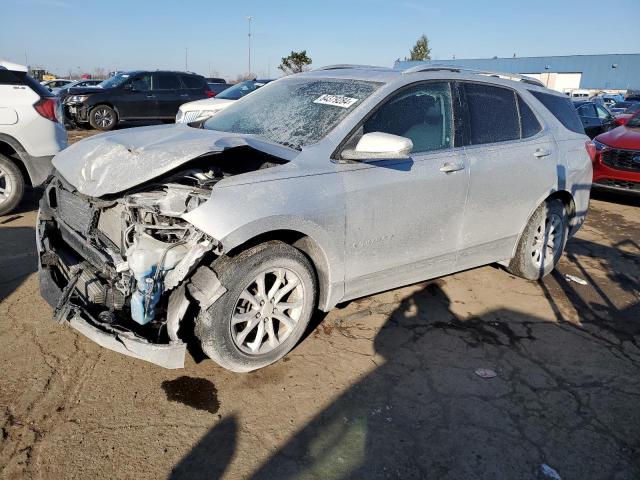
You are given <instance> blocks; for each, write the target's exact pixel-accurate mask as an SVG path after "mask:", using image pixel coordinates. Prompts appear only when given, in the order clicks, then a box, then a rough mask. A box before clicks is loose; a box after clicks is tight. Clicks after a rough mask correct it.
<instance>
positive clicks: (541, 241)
mask: <svg viewBox="0 0 640 480" xmlns="http://www.w3.org/2000/svg"><path fill="white" fill-rule="evenodd" d="M562 230H563V225H562V218H561V217H560V215H558V214H556V213H551V214H549V215H547V216H546V217H545V219H544V220H543V221H542V222H541V223H540V225H538V228H537V229H536V231H535V233H534V236H533V242H532V245H531V258H532V259H533V264H534V265H535V266H536V267H537V268H543V266H544V267H547V266H548V265H550V264H552V263H553V262H554V259H555V257H556V254H557V252H558V250H559V249H560V248H561V246H562V245H561V243H562Z"/></svg>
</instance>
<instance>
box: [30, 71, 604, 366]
mask: <svg viewBox="0 0 640 480" xmlns="http://www.w3.org/2000/svg"><path fill="white" fill-rule="evenodd" d="M297 77H298V78H320V79H322V78H326V79H345V80H362V81H373V82H379V83H380V84H381V85H380V87H379V88H378V89H377V90H375V91H374V92H373V94H371V95H370V96H369V97H367V98H366V99H365V100H364V101H362V102H361V103H360V104H359V105H358V106H357V107H356V108H354V109H353V110H352V111H351V112H350V113H349V115H347V116H346V118H344V120H343V121H341V122H340V123H339V125H338V126H337V127H335V128H334V129H333V130H332V131H330V132H329V134H328V135H326V136H325V137H324V138H323V139H322V140H320V141H319V142H317V143H315V144H312V145H308V146H304V147H302V148H301V149H300V150H299V151H298V150H295V149H292V148H289V147H286V146H282V145H279V144H276V143H273V142H270V141H268V140H265V139H262V138H259V137H255V136H252V135H241V134H229V133H224V132H218V131H211V130H203V129H193V128H191V127H189V126H187V125H171V126H158V127H144V128H138V129H130V130H126V131H121V132H112V133H107V134H103V135H98V136H95V137H92V138H89V139H86V140H83V141H82V142H80V143H78V144H76V145H73V146H71V147H69V148H68V149H67V150H65V151H63V152H62V153H60V154H59V155H57V156H56V157H55V159H54V161H53V164H54V167H55V169H56V171H57V174H58V175H59V176H60V177H62V178H63V179H64V180H65V181H66V182H68V184H70V185H72V186H73V187H74V188H75V189H76V190H77V192H79V193H80V194H81V195H83V196H86V197H89V198H95V197H106V198H114V197H115V196H117V195H124V193H123V192H125V191H127V190H128V189H130V188H133V187H136V186H138V185H140V184H143V183H144V182H149V181H152V180H154V179H157V178H158V177H161V176H162V175H164V174H166V173H167V172H170V171H173V170H174V169H176V168H177V167H179V166H180V165H182V164H186V163H188V162H189V161H191V160H193V159H194V158H196V157H201V156H203V155H209V154H216V153H224V152H226V151H230V150H233V149H235V148H240V147H242V148H245V149H249V150H248V151H249V152H250V151H251V150H254V151H256V152H262V153H266V154H268V155H270V156H273V157H277V158H280V159H283V160H284V161H283V162H282V164H281V165H277V166H274V167H272V168H266V169H258V170H254V171H247V172H245V173H242V174H238V175H234V176H229V177H225V178H224V179H222V180H220V181H218V182H217V183H216V184H215V185H214V186H213V188H212V189H211V192H210V195H209V198H208V199H207V200H206V201H204V202H203V203H202V204H200V205H199V206H198V207H197V208H194V209H191V210H190V211H188V212H186V213H183V214H181V218H182V219H183V220H184V221H186V222H188V224H189V225H191V226H192V227H193V228H194V229H195V230H196V231H197V232H201V233H204V234H206V235H207V236H208V237H210V238H212V239H215V241H216V242H217V246H216V249H217V250H216V252H217V254H222V253H224V252H230V251H233V250H237V249H240V248H242V246H243V245H245V244H247V243H248V242H251V241H252V240H253V239H255V238H258V237H259V238H281V237H283V238H284V237H286V236H287V235H288V234H290V233H292V232H295V234H296V235H298V236H299V237H303V238H304V241H300V242H298V243H297V246H298V247H299V248H301V249H302V250H303V251H304V252H305V253H307V254H308V255H309V257H310V258H311V259H312V261H313V264H314V266H315V268H316V271H317V273H318V278H319V288H320V291H319V303H318V307H319V308H320V309H322V310H324V311H328V310H330V309H331V308H333V307H334V306H335V305H336V304H337V303H339V302H342V301H345V300H349V299H353V298H356V297H361V296H365V295H368V294H372V293H375V292H379V291H382V290H386V289H391V288H395V287H398V286H401V285H406V284H410V283H414V282H417V281H422V280H426V279H429V278H434V277H438V276H442V275H446V274H450V273H453V272H456V271H460V270H464V269H468V268H472V267H476V266H480V265H485V264H488V263H493V262H507V261H509V259H510V258H512V257H513V255H514V253H515V248H516V245H517V242H518V239H519V237H520V235H521V233H522V232H523V229H524V228H525V226H526V224H527V221H528V219H529V217H530V216H531V215H532V213H533V212H534V211H535V210H536V208H537V207H538V206H539V205H540V204H541V203H542V202H544V201H545V199H546V198H548V197H549V196H551V195H560V196H561V197H562V198H564V199H566V200H567V202H568V204H570V210H571V213H572V216H571V231H570V233H571V234H573V233H575V231H577V229H578V228H579V227H580V225H581V224H582V222H583V221H584V217H585V215H586V212H587V208H588V203H589V192H590V185H591V175H592V172H591V161H590V159H589V156H588V155H587V152H586V150H585V141H586V140H587V138H586V136H585V135H583V134H578V133H574V132H572V131H570V130H568V129H567V128H565V127H564V126H563V125H562V124H561V123H560V122H559V121H558V119H557V118H555V117H554V115H553V114H551V113H550V112H549V111H548V110H547V108H545V107H544V106H543V105H542V104H541V103H540V102H539V101H538V100H537V99H536V98H535V97H534V96H533V95H532V94H531V91H541V92H545V93H548V94H552V95H559V96H561V94H557V93H554V92H551V91H550V90H547V89H545V88H543V87H539V86H535V85H532V84H530V83H525V82H518V81H512V80H508V79H502V78H496V77H493V76H483V75H478V74H474V73H465V72H454V71H450V70H427V71H424V72H413V73H407V72H399V71H394V70H390V69H378V68H342V69H328V70H319V71H312V72H308V73H304V74H301V75H299V76H297ZM434 80H442V81H460V82H464V81H468V82H474V83H488V84H492V85H498V86H503V87H506V88H509V89H512V90H514V91H516V92H517V93H518V94H519V95H520V97H521V98H522V99H523V100H524V101H525V102H526V103H527V104H528V105H529V107H530V108H531V109H532V110H533V112H534V113H535V116H536V117H537V119H538V121H539V123H540V124H541V125H542V130H541V131H540V132H539V133H538V134H536V135H534V136H532V137H530V138H527V139H523V140H514V141H505V142H498V143H491V144H482V145H476V146H460V147H452V148H447V149H442V150H437V151H433V152H429V153H420V154H413V155H411V157H410V158H407V159H396V160H383V161H352V162H345V161H343V160H340V159H339V155H338V152H339V151H340V149H341V147H342V145H343V142H344V141H345V139H347V138H348V137H349V136H350V134H351V132H353V131H354V129H355V128H356V127H357V126H358V125H359V124H360V123H361V122H362V121H363V119H365V118H366V117H367V115H369V114H370V112H371V111H372V110H373V109H374V108H376V106H377V105H379V104H381V102H384V101H385V99H387V98H388V97H389V96H390V95H392V94H393V93H394V92H396V91H398V90H399V89H402V88H404V87H406V86H409V85H413V84H417V83H420V82H431V81H434ZM280 81H287V80H286V79H283V80H279V81H276V82H274V84H276V83H278V82H280ZM268 88H269V86H266V87H264V90H265V91H266V90H267V89H268ZM243 101H244V99H243V100H240V101H239V102H243ZM541 152H542V153H541ZM248 154H250V153H248ZM447 164H454V165H456V166H457V167H456V171H448V172H444V171H443V169H445V170H446V168H443V167H446V165H447ZM458 167H459V168H458ZM40 230H42V229H40ZM39 236H40V240H39V247H40V249H41V252H42V251H43V250H46V247H44V246H43V244H42V242H43V233H42V232H41V231H40V232H39ZM194 245H195V244H194ZM85 333H86V332H85ZM103 344H104V342H103ZM129 354H132V353H131V352H129ZM134 356H136V355H134ZM138 356H140V355H138ZM142 357H143V358H144V356H143V355H142ZM152 361H155V360H152ZM156 363H159V362H156ZM165 366H166V365H165Z"/></svg>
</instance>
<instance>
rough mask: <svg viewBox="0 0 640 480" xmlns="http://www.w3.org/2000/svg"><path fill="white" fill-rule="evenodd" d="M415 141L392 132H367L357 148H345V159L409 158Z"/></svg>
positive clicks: (343, 153)
mask: <svg viewBox="0 0 640 480" xmlns="http://www.w3.org/2000/svg"><path fill="white" fill-rule="evenodd" d="M411 150H413V142H412V141H411V140H410V139H408V138H405V137H400V136H398V135H392V134H390V133H382V132H371V133H365V134H364V135H363V136H362V138H361V139H360V140H359V141H358V144H357V145H356V148H355V149H347V150H343V151H342V154H341V158H342V159H343V160H376V159H379V160H382V159H395V158H409V156H410V154H411Z"/></svg>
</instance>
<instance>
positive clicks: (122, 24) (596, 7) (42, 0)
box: [0, 0, 640, 78]
mask: <svg viewBox="0 0 640 480" xmlns="http://www.w3.org/2000/svg"><path fill="white" fill-rule="evenodd" d="M0 6H1V8H2V12H3V13H2V16H3V21H2V28H1V29H0V58H5V59H8V60H11V61H14V62H17V63H25V51H26V53H27V58H28V61H29V63H30V64H32V65H40V66H44V67H46V68H48V69H49V70H52V71H54V72H59V73H60V74H64V73H67V72H68V71H69V70H71V71H72V72H74V73H75V72H77V71H78V67H80V70H81V71H83V72H91V71H93V69H94V68H95V67H104V68H106V69H109V70H111V69H115V68H117V69H121V70H123V69H133V68H153V69H156V68H158V69H184V66H185V48H188V67H189V70H192V71H196V72H198V73H201V74H204V75H208V74H209V72H210V71H211V72H212V73H215V72H217V73H218V74H220V75H223V76H226V77H229V78H234V77H235V76H236V75H238V74H239V73H242V72H245V71H246V70H247V21H246V20H245V17H246V16H247V15H252V16H253V17H254V20H253V22H252V34H253V36H252V70H253V71H254V72H256V73H258V74H259V75H260V76H263V75H268V74H270V75H271V76H277V74H278V71H277V69H276V67H277V65H278V64H279V63H280V59H281V57H283V56H285V55H287V54H288V53H289V52H290V51H291V50H303V49H306V50H307V53H308V54H309V55H310V56H311V58H312V59H313V65H314V66H321V65H327V64H332V63H362V64H375V65H383V66H391V65H392V64H393V61H394V60H395V59H397V58H398V57H404V56H405V55H407V54H408V51H409V49H410V48H411V46H412V45H413V43H414V42H415V40H416V39H417V38H418V37H419V36H420V35H421V34H422V33H425V34H427V36H428V37H429V40H430V43H431V48H432V57H433V58H436V59H450V58H452V56H453V55H455V56H456V58H482V57H492V56H494V55H497V56H500V57H505V56H512V55H513V54H514V53H516V54H517V55H518V56H534V55H570V54H592V53H640V40H639V39H638V33H637V28H630V27H622V28H620V27H621V26H623V25H624V24H625V23H626V22H625V21H624V20H623V19H625V18H626V19H631V18H634V19H637V18H640V0H617V1H616V2H611V3H605V2H603V1H602V0H597V1H592V0H555V1H552V0H537V1H536V2H522V3H521V2H518V1H517V0H516V1H513V0H512V1H506V0H505V1H503V0H493V1H492V0H440V1H438V2H433V1H431V2H427V1H418V0H387V1H384V0H342V1H336V0H324V1H322V2H314V1H310V0H307V1H305V0H301V1H291V2H286V1H279V0H263V1H250V0H245V1H242V2H231V1H228V0H227V1H224V2H221V1H213V0H210V1H200V0H182V1H176V0H173V1H164V0H158V1H142V0H138V1H131V0H129V1H122V0H102V1H94V0H0ZM616 18H620V19H622V20H615V21H612V19H616ZM632 24H633V22H631V23H630V24H629V25H632Z"/></svg>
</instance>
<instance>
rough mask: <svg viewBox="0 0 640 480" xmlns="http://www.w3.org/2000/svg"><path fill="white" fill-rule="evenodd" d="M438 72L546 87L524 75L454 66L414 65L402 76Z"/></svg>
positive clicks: (404, 71)
mask: <svg viewBox="0 0 640 480" xmlns="http://www.w3.org/2000/svg"><path fill="white" fill-rule="evenodd" d="M439 70H446V71H449V72H458V73H460V72H464V73H473V74H476V75H485V76H491V77H498V78H506V79H507V80H518V81H520V82H522V83H529V84H531V85H536V86H538V87H545V88H546V85H545V84H544V83H542V82H541V81H540V80H536V79H535V78H532V77H527V76H526V75H520V74H519V73H508V72H492V71H488V70H475V69H473V68H464V67H458V66H455V65H437V64H431V65H416V66H415V67H411V68H408V69H406V70H403V71H402V73H403V74H411V73H419V72H437V71H439Z"/></svg>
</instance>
